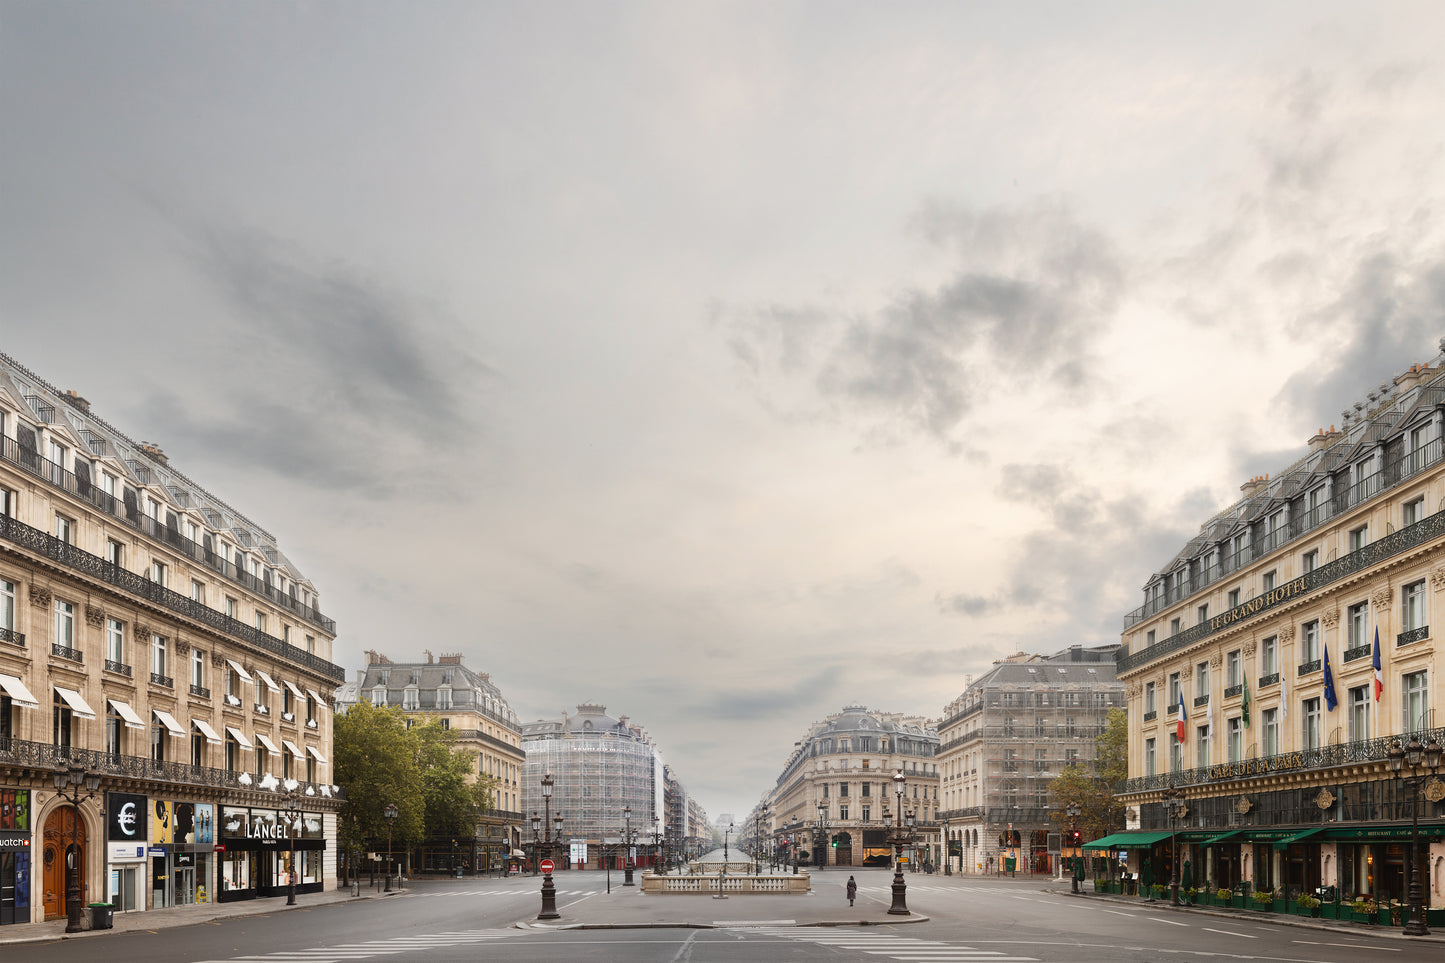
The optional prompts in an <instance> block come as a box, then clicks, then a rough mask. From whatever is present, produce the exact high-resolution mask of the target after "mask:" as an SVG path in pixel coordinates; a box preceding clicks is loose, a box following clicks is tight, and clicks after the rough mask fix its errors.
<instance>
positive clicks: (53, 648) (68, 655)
mask: <svg viewBox="0 0 1445 963" xmlns="http://www.w3.org/2000/svg"><path fill="white" fill-rule="evenodd" d="M50 654H51V655H58V656H60V658H62V659H69V660H70V661H72V662H84V661H85V656H84V655H82V654H81V651H80V650H79V649H72V648H71V647H70V646H68V645H61V644H60V643H59V642H52V643H50Z"/></svg>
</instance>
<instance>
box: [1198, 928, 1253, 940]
mask: <svg viewBox="0 0 1445 963" xmlns="http://www.w3.org/2000/svg"><path fill="white" fill-rule="evenodd" d="M1203 929H1204V931H1205V932H1206V933H1222V934H1224V935H1225V936H1238V937H1240V938H1241V939H1246V940H1257V939H1259V937H1258V936H1250V935H1249V934H1248V933H1236V932H1234V931H1233V930H1216V929H1211V928H1210V927H1208V926H1205V927H1203Z"/></svg>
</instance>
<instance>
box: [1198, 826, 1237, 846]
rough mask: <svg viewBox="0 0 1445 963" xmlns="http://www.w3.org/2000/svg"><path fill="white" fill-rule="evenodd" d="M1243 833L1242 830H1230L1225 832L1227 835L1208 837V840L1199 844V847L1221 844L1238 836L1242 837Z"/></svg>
mask: <svg viewBox="0 0 1445 963" xmlns="http://www.w3.org/2000/svg"><path fill="white" fill-rule="evenodd" d="M1243 833H1244V830H1242V829H1231V830H1230V831H1229V832H1227V833H1220V834H1219V835H1218V836H1210V837H1209V838H1208V839H1206V840H1205V841H1204V842H1202V843H1200V844H1199V845H1201V846H1213V845H1214V844H1215V843H1222V842H1224V841H1225V840H1226V839H1233V838H1234V837H1236V836H1239V835H1242V834H1243Z"/></svg>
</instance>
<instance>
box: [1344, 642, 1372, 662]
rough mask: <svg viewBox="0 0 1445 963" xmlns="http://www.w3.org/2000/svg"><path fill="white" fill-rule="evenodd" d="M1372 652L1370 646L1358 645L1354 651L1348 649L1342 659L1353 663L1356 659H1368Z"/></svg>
mask: <svg viewBox="0 0 1445 963" xmlns="http://www.w3.org/2000/svg"><path fill="white" fill-rule="evenodd" d="M1371 651H1372V650H1371V647H1370V646H1369V645H1368V644H1365V645H1357V646H1355V647H1354V648H1353V649H1346V650H1345V654H1344V655H1343V656H1341V658H1342V659H1343V660H1344V661H1346V662H1353V661H1355V660H1356V659H1368V658H1369V657H1370V652H1371Z"/></svg>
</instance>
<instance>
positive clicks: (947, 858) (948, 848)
mask: <svg viewBox="0 0 1445 963" xmlns="http://www.w3.org/2000/svg"><path fill="white" fill-rule="evenodd" d="M961 868H962V867H960V869H961ZM943 875H945V876H952V875H953V838H952V837H951V836H950V835H949V831H948V820H947V819H946V818H945V819H944V820H943Z"/></svg>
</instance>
